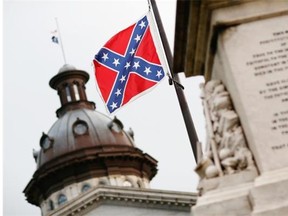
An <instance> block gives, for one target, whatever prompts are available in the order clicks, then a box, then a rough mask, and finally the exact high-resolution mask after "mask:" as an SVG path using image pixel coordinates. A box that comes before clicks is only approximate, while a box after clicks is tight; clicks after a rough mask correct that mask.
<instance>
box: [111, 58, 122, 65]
mask: <svg viewBox="0 0 288 216" xmlns="http://www.w3.org/2000/svg"><path fill="white" fill-rule="evenodd" d="M112 64H114V65H115V67H117V65H118V64H120V63H119V59H115V58H114V62H113V63H112Z"/></svg>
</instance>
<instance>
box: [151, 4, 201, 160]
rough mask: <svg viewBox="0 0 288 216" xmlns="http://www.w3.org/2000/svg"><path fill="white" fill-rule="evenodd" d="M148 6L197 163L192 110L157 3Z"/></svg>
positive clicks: (195, 134)
mask: <svg viewBox="0 0 288 216" xmlns="http://www.w3.org/2000/svg"><path fill="white" fill-rule="evenodd" d="M148 4H149V9H151V12H152V14H153V17H154V19H155V21H156V26H157V27H158V30H159V36H160V39H161V41H162V44H163V49H164V52H165V55H166V58H167V63H168V67H169V70H170V73H171V79H172V81H173V82H174V88H175V91H176V94H177V98H178V102H179V105H180V108H181V112H182V116H183V118H184V122H185V126H186V130H187V133H188V137H189V140H190V144H191V147H192V151H193V155H194V159H195V161H196V163H197V158H198V157H197V144H198V136H197V133H196V130H195V127H194V123H193V120H192V117H191V114H190V110H189V107H188V104H187V101H186V98H185V95H184V92H183V88H182V87H181V86H182V85H181V83H180V79H179V75H178V73H175V72H174V71H173V56H172V52H171V49H170V46H169V43H168V40H167V37H166V33H165V31H164V27H163V24H162V21H161V17H160V14H159V11H158V8H157V5H156V2H155V0H148ZM177 83H178V84H177Z"/></svg>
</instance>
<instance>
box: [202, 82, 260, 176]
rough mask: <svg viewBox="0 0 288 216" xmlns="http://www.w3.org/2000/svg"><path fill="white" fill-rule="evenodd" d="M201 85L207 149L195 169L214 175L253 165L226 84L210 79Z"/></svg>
mask: <svg viewBox="0 0 288 216" xmlns="http://www.w3.org/2000/svg"><path fill="white" fill-rule="evenodd" d="M200 88H201V89H202V94H201V98H202V102H203V107H204V114H205V118H206V128H207V134H208V139H207V145H206V152H205V153H204V156H203V157H202V159H201V161H200V162H199V163H198V165H197V167H196V172H197V173H198V174H199V175H200V177H201V178H213V177H217V176H223V175H226V174H233V173H236V172H239V171H242V170H246V169H252V168H255V165H254V161H253V157H252V154H251V152H250V150H249V149H248V148H247V143H246V139H245V136H244V133H243V131H242V127H241V125H240V120H239V117H238V115H237V113H236V112H235V110H234V109H233V104H232V101H231V98H230V95H229V93H228V92H227V91H226V90H225V86H224V85H223V84H222V83H221V81H220V80H211V81H209V82H207V84H206V85H204V84H202V85H200Z"/></svg>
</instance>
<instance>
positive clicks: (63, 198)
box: [58, 194, 67, 205]
mask: <svg viewBox="0 0 288 216" xmlns="http://www.w3.org/2000/svg"><path fill="white" fill-rule="evenodd" d="M65 202H67V197H66V196H65V195H64V194H60V195H59V196H58V205H62V204H63V203H65Z"/></svg>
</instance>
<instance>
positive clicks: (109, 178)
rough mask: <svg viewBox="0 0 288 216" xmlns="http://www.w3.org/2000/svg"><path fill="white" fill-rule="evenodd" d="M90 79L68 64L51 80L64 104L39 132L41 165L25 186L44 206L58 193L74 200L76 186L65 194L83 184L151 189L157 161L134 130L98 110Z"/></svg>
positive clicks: (29, 198)
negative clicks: (141, 146)
mask: <svg viewBox="0 0 288 216" xmlns="http://www.w3.org/2000/svg"><path fill="white" fill-rule="evenodd" d="M88 80H89V74H88V73H87V72H85V71H82V70H77V69H76V68H75V67H73V66H71V65H68V66H67V65H64V66H63V67H62V68H61V69H60V70H59V73H58V74H57V75H55V76H54V77H53V78H52V79H51V80H50V82H49V84H50V86H51V87H52V88H53V89H55V90H57V92H58V95H59V97H60V102H61V107H60V108H59V109H58V110H57V111H56V115H57V117H58V119H57V120H56V122H55V123H54V124H53V125H52V127H51V128H50V130H49V131H48V132H47V133H44V132H43V134H42V136H40V143H39V144H40V150H39V151H34V153H33V156H34V159H35V160H36V163H37V169H36V171H35V173H34V175H33V177H32V179H31V180H30V182H29V183H28V185H27V186H26V188H25V189H24V193H25V196H26V198H27V201H28V202H30V203H31V204H34V205H37V206H41V208H42V209H46V210H47V209H48V207H49V206H48V205H51V204H47V203H48V201H47V200H49V202H51V200H53V199H54V198H53V197H55V196H58V195H59V194H58V192H59V191H62V192H61V194H60V195H61V196H62V195H63V196H65V199H68V198H69V199H70V198H71V199H72V198H73V199H75V198H76V197H77V196H78V195H79V193H80V192H81V191H80V190H78V189H77V188H76V189H75V188H74V190H75V191H76V192H73V194H72V195H70V197H69V196H68V198H67V195H64V194H62V193H63V191H65V190H66V191H68V190H71V187H72V186H73V187H78V186H77V185H80V184H81V185H82V183H83V182H88V181H90V183H91V184H94V185H92V186H93V187H97V185H98V184H100V183H103V182H104V183H105V184H107V185H112V186H113V185H114V186H127V185H129V186H131V187H138V188H141V187H143V188H147V187H149V182H150V180H151V179H152V178H153V177H154V176H155V175H156V173H157V161H156V160H155V159H154V158H152V157H151V156H150V155H148V154H146V153H143V152H142V151H141V150H140V149H138V148H137V147H136V146H135V144H134V140H133V139H134V138H133V136H134V135H133V132H132V130H131V129H130V131H129V132H127V131H125V130H124V126H123V124H122V122H121V121H120V120H119V119H117V118H116V117H114V118H110V117H108V116H106V115H104V114H102V113H100V112H98V111H96V110H95V104H94V103H93V102H90V101H88V100H87V97H86V91H85V84H86V82H87V81H88ZM127 179H128V180H129V181H128V180H127ZM92 180H93V181H92ZM126 180H127V181H126ZM85 185H86V186H87V184H85ZM89 187H91V185H89ZM77 191H78V192H79V191H80V192H79V193H78V192H77ZM67 193H69V192H67ZM57 194H58V195H57ZM63 196H62V197H63ZM65 199H64V200H65ZM52 203H53V202H52ZM47 206H48V207H47ZM46 210H43V211H42V212H48V210H47V211H46ZM44 215H45V213H44Z"/></svg>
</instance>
